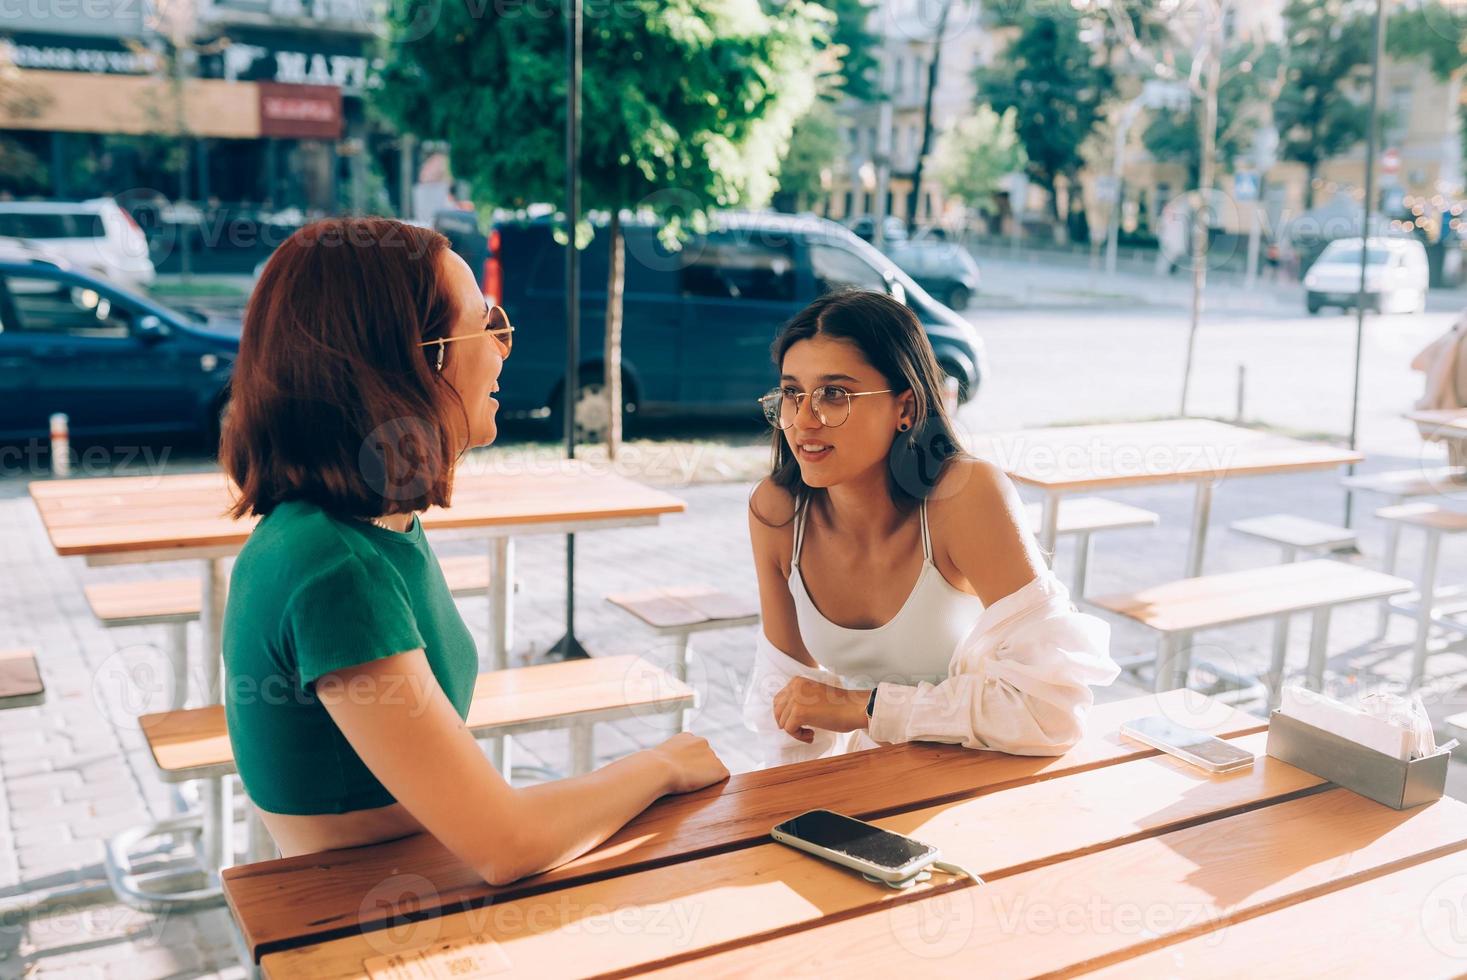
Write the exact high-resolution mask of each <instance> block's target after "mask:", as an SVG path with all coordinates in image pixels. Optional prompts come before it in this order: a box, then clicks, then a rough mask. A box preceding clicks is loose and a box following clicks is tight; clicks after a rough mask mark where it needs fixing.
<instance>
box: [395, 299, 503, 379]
mask: <svg viewBox="0 0 1467 980" xmlns="http://www.w3.org/2000/svg"><path fill="white" fill-rule="evenodd" d="M484 337H492V338H494V346H495V347H497V348H498V349H499V356H500V357H501V358H507V357H509V352H510V351H511V350H513V349H514V327H513V326H511V325H510V322H509V314H508V313H506V312H504V307H502V306H492V307H490V308H489V322H488V323H486V324H484V332H483V333H472V334H464V335H463V336H460V337H439V338H438V339H437V340H425V341H423V342H422V343H421V344H419V345H418V346H419V347H432V346H434V345H435V344H436V345H437V347H438V360H437V363H436V364H435V365H434V366H435V368H437V369H438V370H440V371H441V370H442V369H443V345H444V344H451V343H454V342H455V341H459V340H479V339H482V338H484Z"/></svg>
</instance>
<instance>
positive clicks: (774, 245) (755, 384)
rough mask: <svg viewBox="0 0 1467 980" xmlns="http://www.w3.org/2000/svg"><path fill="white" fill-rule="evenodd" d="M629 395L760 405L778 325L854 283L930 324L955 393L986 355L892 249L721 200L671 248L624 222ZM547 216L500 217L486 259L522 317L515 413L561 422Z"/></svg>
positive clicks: (584, 266)
mask: <svg viewBox="0 0 1467 980" xmlns="http://www.w3.org/2000/svg"><path fill="white" fill-rule="evenodd" d="M622 227H623V229H624V232H625V235H626V265H625V292H624V295H623V299H622V304H623V319H622V378H623V395H624V398H625V402H626V409H627V411H628V413H629V414H631V413H634V414H635V416H637V417H657V416H671V415H680V416H704V417H710V416H726V417H741V418H754V417H756V416H755V413H756V412H757V411H758V407H757V405H756V404H755V401H756V399H757V398H758V397H759V396H760V395H761V394H763V393H764V392H766V391H768V390H769V389H770V388H772V387H773V386H774V384H775V373H774V369H773V366H772V365H771V364H770V359H769V348H770V344H771V343H772V341H773V340H774V337H775V335H776V333H778V331H779V328H780V327H781V326H782V325H783V324H784V323H785V322H786V321H788V320H789V319H790V318H791V317H792V316H794V314H795V313H797V312H798V311H799V310H800V309H801V308H803V307H804V306H805V305H806V304H808V303H809V302H810V301H811V300H813V299H814V298H815V297H816V296H818V295H820V294H821V293H822V292H825V291H828V290H831V289H836V288H843V287H850V286H854V287H858V288H863V289H877V290H882V291H884V292H887V293H890V294H891V295H893V296H896V297H898V298H899V299H901V300H902V301H903V302H905V303H906V304H907V305H908V306H909V307H910V308H911V309H912V311H913V312H915V313H916V314H917V316H918V318H919V319H920V320H921V321H922V324H923V326H924V327H925V328H926V330H927V335H928V337H929V338H930V339H931V341H932V346H933V349H934V350H935V351H936V353H937V359H938V362H939V363H940V364H941V366H942V368H943V370H944V371H946V372H947V374H948V375H950V376H952V377H954V378H956V379H957V381H958V387H959V398H960V399H961V400H962V401H967V400H969V399H971V398H972V397H973V396H974V395H975V394H976V393H977V391H978V385H979V384H980V383H981V381H982V379H983V376H984V372H985V371H986V368H987V365H986V360H985V355H984V350H983V342H982V340H981V339H980V338H979V336H978V332H977V330H975V329H974V327H973V325H972V324H971V323H969V322H968V321H967V320H965V319H963V318H962V317H961V316H959V315H958V314H956V313H954V312H953V311H952V310H950V309H948V308H947V307H945V306H943V305H942V304H941V303H939V302H937V300H935V299H933V298H932V297H931V296H930V295H929V294H928V293H927V292H926V291H925V290H924V289H922V287H921V286H919V285H917V283H916V282H914V281H913V280H912V279H911V277H910V276H908V275H907V274H906V273H904V272H902V270H901V269H899V268H898V267H897V266H896V265H895V264H894V263H893V262H892V261H891V260H890V259H888V258H887V257H886V256H884V255H882V254H881V253H880V252H878V251H877V250H876V249H874V248H872V247H871V245H869V244H868V243H866V242H863V241H861V240H860V239H859V238H857V237H856V236H855V235H854V234H852V233H851V232H850V231H849V230H847V229H845V228H843V227H841V226H840V225H838V224H835V223H834V222H831V221H826V220H824V219H821V218H815V217H807V216H794V215H781V214H766V213H725V214H722V215H719V216H718V218H717V219H716V222H715V225H714V227H713V229H712V230H711V231H710V232H709V233H708V234H706V235H698V236H694V237H692V238H690V239H689V240H688V241H686V242H685V243H684V244H683V246H682V248H681V249H679V250H676V251H669V250H668V249H666V248H664V247H663V246H662V245H661V243H660V242H659V241H658V238H657V226H656V225H655V224H653V223H651V222H645V221H637V222H625V223H623V226H622ZM555 232H556V224H555V223H554V222H553V221H552V219H550V218H543V219H538V220H532V221H527V222H516V223H507V224H499V225H496V226H495V227H494V228H493V229H492V230H491V231H490V232H489V236H488V237H489V256H488V259H487V260H486V261H485V263H484V266H483V284H484V287H485V291H486V293H488V294H489V295H491V297H495V298H498V299H499V302H500V303H501V305H503V306H504V308H505V310H506V311H507V312H508V313H509V316H510V319H511V320H512V321H513V323H514V324H515V327H516V332H515V347H514V360H513V361H512V362H511V364H510V365H509V373H508V374H507V375H506V377H505V382H504V388H503V391H502V393H501V396H500V397H501V399H502V402H501V404H502V411H503V412H504V413H505V414H506V415H507V416H510V417H514V416H520V417H540V418H544V417H550V418H551V419H552V424H553V425H558V418H557V416H558V414H559V411H560V407H561V405H562V404H563V391H564V378H565V251H564V249H563V247H562V246H561V245H560V244H559V243H558V242H557V241H556V239H555ZM607 256H608V250H607V247H606V229H605V227H604V226H598V227H597V228H596V236H595V238H594V239H593V241H592V242H591V244H590V245H589V246H588V247H587V248H586V249H585V250H583V252H582V258H581V341H580V351H581V358H582V359H581V366H580V377H579V379H578V380H579V386H578V387H579V395H578V397H577V399H576V404H577V410H576V418H577V424H578V427H579V428H580V429H581V430H582V434H583V436H585V437H587V438H595V437H596V435H597V432H598V430H599V429H600V428H601V427H602V426H604V424H605V422H604V416H605V410H604V408H603V406H604V404H605V402H604V388H603V387H602V378H603V364H604V362H603V357H602V351H603V349H604V345H605V326H604V325H605V317H606V268H607Z"/></svg>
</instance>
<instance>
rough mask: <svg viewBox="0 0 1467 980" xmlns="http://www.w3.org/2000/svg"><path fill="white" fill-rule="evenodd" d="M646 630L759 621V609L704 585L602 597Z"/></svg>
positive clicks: (745, 600) (745, 601)
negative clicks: (720, 622)
mask: <svg viewBox="0 0 1467 980" xmlns="http://www.w3.org/2000/svg"><path fill="white" fill-rule="evenodd" d="M606 601H607V602H609V603H611V604H612V605H615V606H620V607H621V608H622V609H625V610H626V611H627V612H629V613H631V614H632V615H633V616H636V617H637V618H638V619H640V620H641V621H642V622H644V623H646V624H647V625H648V626H651V627H654V628H656V629H660V630H676V629H677V628H679V627H683V626H694V625H698V624H701V623H708V622H711V621H714V620H749V621H751V622H755V621H757V620H758V618H759V607H758V605H757V604H755V603H754V601H753V600H751V599H747V598H742V597H740V596H735V595H730V594H728V593H727V592H720V591H719V590H718V589H714V588H710V587H709V586H706V585H678V586H667V587H665V588H657V589H644V590H641V591H639V592H621V593H617V594H615V595H609V596H607V597H606Z"/></svg>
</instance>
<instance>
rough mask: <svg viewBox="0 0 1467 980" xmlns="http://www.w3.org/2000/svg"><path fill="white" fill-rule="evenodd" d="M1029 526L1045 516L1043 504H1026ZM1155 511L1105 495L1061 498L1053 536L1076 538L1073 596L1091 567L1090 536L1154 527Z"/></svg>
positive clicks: (1080, 590) (1080, 591)
mask: <svg viewBox="0 0 1467 980" xmlns="http://www.w3.org/2000/svg"><path fill="white" fill-rule="evenodd" d="M1024 509H1025V510H1026V511H1027V513H1028V517H1029V526H1030V527H1031V528H1037V527H1039V526H1040V523H1041V522H1042V521H1043V519H1044V505H1043V504H1026V505H1025V508H1024ZM1157 521H1158V518H1157V516H1156V514H1155V513H1153V512H1152V511H1149V510H1144V509H1142V508H1140V507H1132V506H1131V505H1130V504H1123V503H1119V502H1118V501H1115V500H1107V499H1105V498H1104V497H1062V498H1060V501H1059V518H1058V524H1057V526H1056V528H1055V538H1056V540H1058V539H1059V538H1063V537H1070V536H1073V537H1074V538H1075V567H1074V569H1073V571H1072V572H1071V575H1070V593H1071V595H1073V596H1074V597H1075V598H1077V599H1078V598H1079V597H1081V596H1083V595H1084V594H1085V577H1086V574H1087V573H1088V572H1089V568H1090V554H1091V536H1092V535H1094V534H1099V533H1101V532H1103V531H1122V530H1125V529H1127V528H1139V527H1155V526H1156V524H1157Z"/></svg>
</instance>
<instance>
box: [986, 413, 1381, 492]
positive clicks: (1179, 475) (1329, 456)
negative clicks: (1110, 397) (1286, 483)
mask: <svg viewBox="0 0 1467 980" xmlns="http://www.w3.org/2000/svg"><path fill="white" fill-rule="evenodd" d="M968 448H969V450H970V451H971V452H973V453H974V454H975V455H978V456H981V457H983V458H984V459H987V460H990V461H992V462H993V463H995V464H997V465H998V466H999V467H1001V468H1002V469H1003V470H1004V472H1006V473H1007V474H1008V475H1009V477H1010V478H1011V479H1013V480H1015V481H1017V482H1019V483H1024V484H1028V485H1029V486H1034V487H1041V488H1044V489H1048V490H1064V491H1075V490H1090V489H1100V488H1116V487H1126V486H1141V485H1143V484H1154V483H1177V482H1185V481H1193V480H1204V479H1217V480H1220V479H1223V478H1225V477H1229V476H1264V475H1267V474H1273V473H1297V472H1304V471H1308V470H1320V469H1331V468H1334V467H1336V466H1343V465H1345V464H1347V463H1358V462H1360V461H1361V460H1363V459H1364V458H1365V457H1364V455H1363V454H1361V453H1358V452H1355V451H1353V450H1349V449H1342V448H1339V447H1336V446H1330V445H1326V444H1324V443H1319V442H1306V441H1304V440H1302V439H1292V438H1289V437H1288V436H1280V435H1274V434H1272V433H1268V432H1260V431H1257V430H1255V429H1245V428H1243V427H1242V426H1237V425H1228V424H1227V423H1225V422H1215V421H1213V420H1211V419H1163V420H1159V421H1155V422H1118V423H1106V424H1101V425H1075V426H1056V427H1051V428H1044V429H1024V430H1020V431H1016V432H1004V433H997V434H993V435H985V436H979V437H975V438H973V439H972V440H971V443H970V445H969V447H968Z"/></svg>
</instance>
